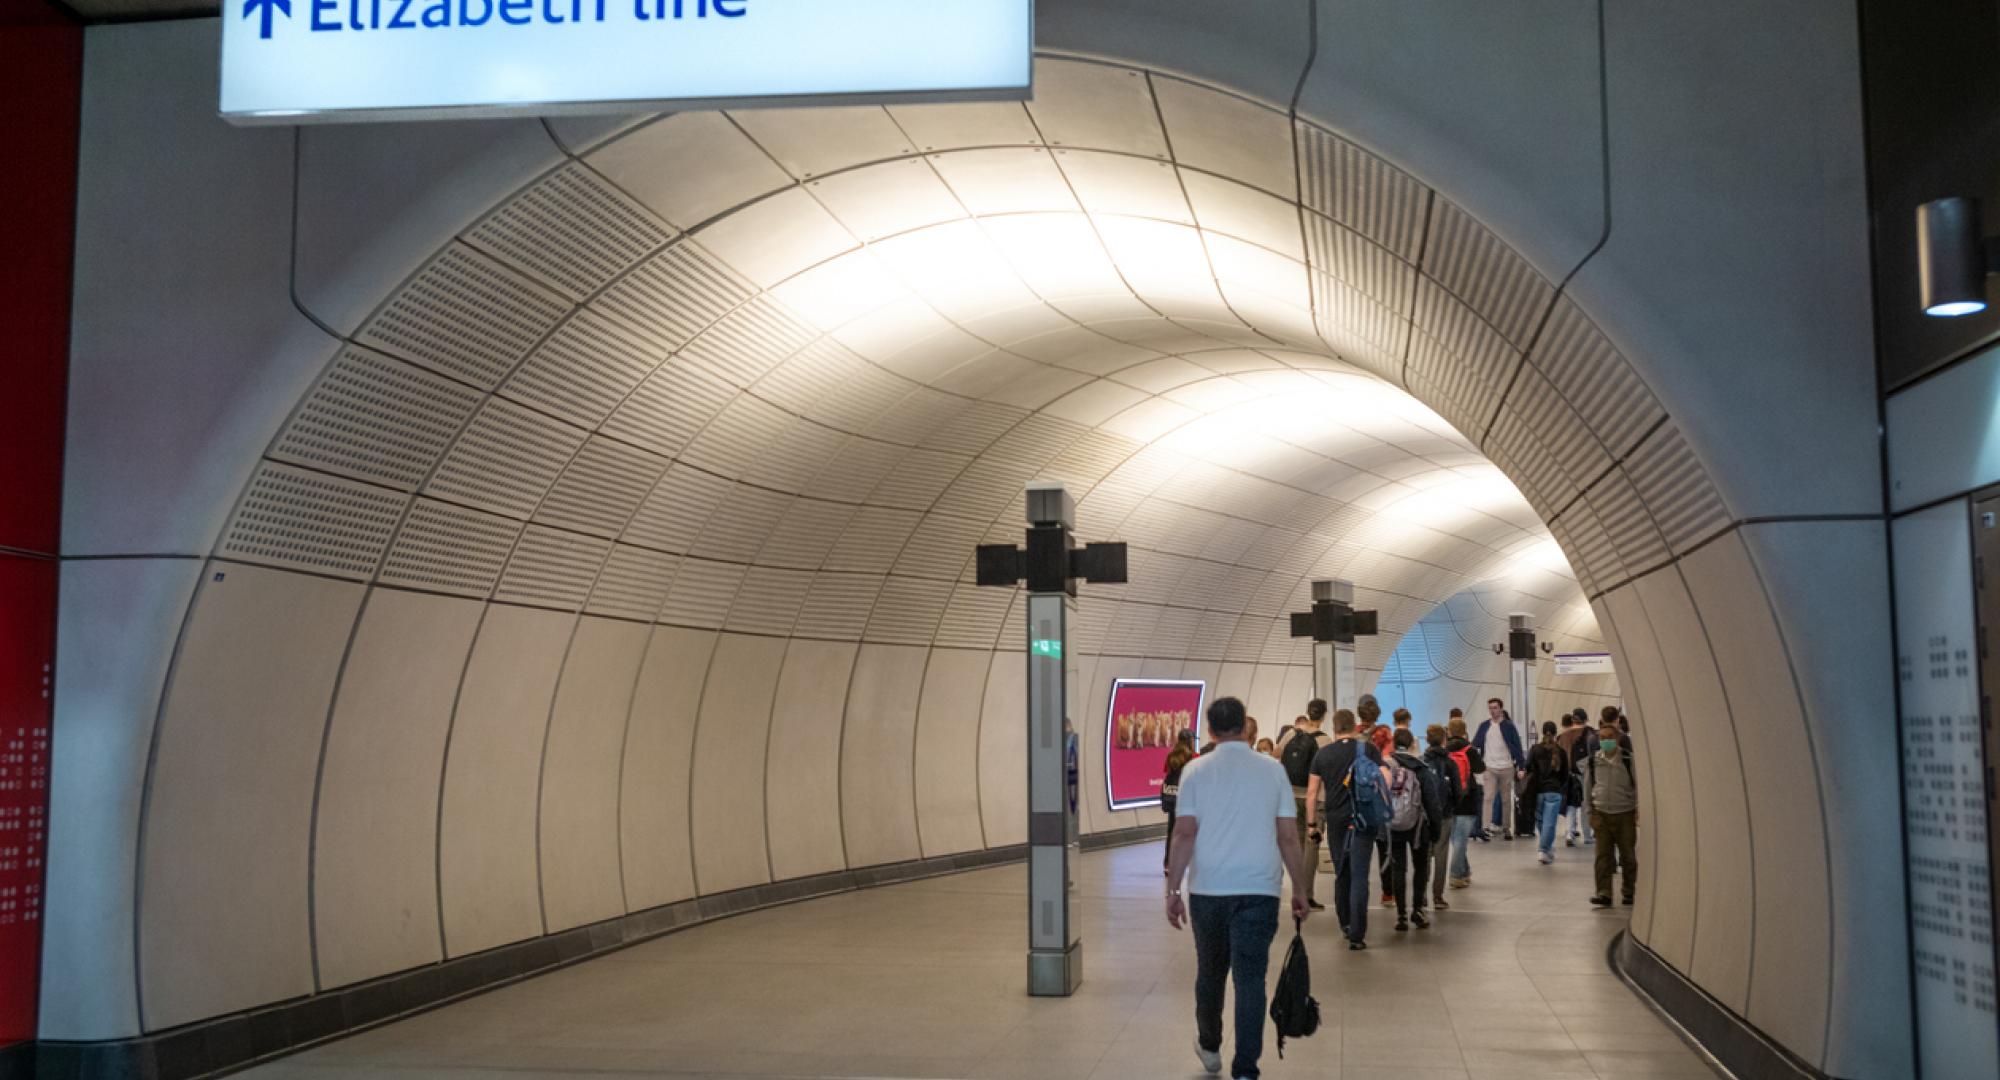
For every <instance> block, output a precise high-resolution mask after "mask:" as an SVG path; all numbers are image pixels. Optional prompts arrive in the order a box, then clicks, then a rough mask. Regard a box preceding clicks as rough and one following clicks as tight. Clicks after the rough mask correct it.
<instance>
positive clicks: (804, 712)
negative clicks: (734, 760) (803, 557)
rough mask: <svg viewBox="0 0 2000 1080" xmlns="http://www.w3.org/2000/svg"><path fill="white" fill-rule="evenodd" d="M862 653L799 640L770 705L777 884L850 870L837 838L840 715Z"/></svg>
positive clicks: (769, 790) (768, 767)
mask: <svg viewBox="0 0 2000 1080" xmlns="http://www.w3.org/2000/svg"><path fill="white" fill-rule="evenodd" d="M859 650H860V646H858V645H855V644H852V643H848V642H839V641H807V640H804V639H794V640H793V641H792V643H791V646H790V647H789V648H788V649H786V651H785V667H784V670H783V671H782V672H780V673H779V675H778V689H777V694H776V697H775V699H774V700H773V702H772V704H771V738H770V747H769V749H768V750H767V751H766V752H765V755H764V761H765V773H764V808H765V809H764V812H765V819H764V820H765V824H766V829H765V831H766V832H767V833H769V834H770V842H771V876H772V877H773V878H775V879H777V880H780V881H782V880H784V879H786V878H795V877H805V876H807V875H810V874H824V873H829V872H831V871H834V870H844V869H846V868H847V857H846V853H845V851H844V849H843V845H844V843H845V840H844V838H843V837H842V836H841V833H840V732H841V713H842V711H843V707H844V706H845V704H846V702H847V677H848V676H849V675H850V674H852V673H853V671H854V657H855V653H857V652H858V651H859Z"/></svg>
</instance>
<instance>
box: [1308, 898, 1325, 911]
mask: <svg viewBox="0 0 2000 1080" xmlns="http://www.w3.org/2000/svg"><path fill="white" fill-rule="evenodd" d="M1306 906H1307V907H1309V908H1311V909H1313V910H1314V911H1325V910H1326V905H1325V904H1322V903H1320V902H1319V901H1317V900H1308V901H1306Z"/></svg>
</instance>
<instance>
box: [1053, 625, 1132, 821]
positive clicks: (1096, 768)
mask: <svg viewBox="0 0 2000 1080" xmlns="http://www.w3.org/2000/svg"><path fill="white" fill-rule="evenodd" d="M1138 676H1139V661H1138V660H1136V659H1131V658H1128V657H1122V656H1079V657H1077V678H1076V684H1075V686H1074V687H1073V688H1072V690H1071V691H1070V693H1071V700H1070V704H1069V719H1070V725H1071V726H1072V727H1073V728H1074V729H1075V730H1076V737H1077V739H1078V741H1079V744H1080V745H1079V746H1078V749H1079V751H1080V753H1079V754H1078V767H1079V768H1080V769H1081V770H1082V771H1083V775H1082V777H1081V778H1080V780H1081V783H1080V784H1079V785H1078V786H1079V787H1080V788H1081V791H1080V792H1079V798H1081V800H1082V805H1081V806H1080V807H1078V814H1077V828H1078V829H1081V830H1082V831H1084V832H1103V831H1104V830H1106V829H1117V828H1123V827H1124V825H1123V824H1121V823H1122V822H1123V821H1124V818H1125V817H1126V815H1124V814H1114V813H1112V812H1111V807H1110V805H1109V803H1108V802H1107V798H1108V793H1107V792H1106V791H1105V787H1104V725H1105V719H1106V717H1105V712H1106V710H1108V709H1110V707H1111V681H1112V680H1113V679H1118V678H1127V679H1130V678H1137V677H1138Z"/></svg>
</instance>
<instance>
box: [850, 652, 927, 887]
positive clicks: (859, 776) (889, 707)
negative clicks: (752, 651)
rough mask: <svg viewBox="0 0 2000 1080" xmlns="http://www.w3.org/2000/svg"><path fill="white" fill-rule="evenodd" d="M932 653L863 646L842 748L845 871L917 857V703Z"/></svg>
mask: <svg viewBox="0 0 2000 1080" xmlns="http://www.w3.org/2000/svg"><path fill="white" fill-rule="evenodd" d="M929 658H930V650H929V649H925V648H918V647H912V646H904V645H863V646H862V647H861V652H860V654H859V655H858V656H857V657H856V658H855V661H854V678H853V680H852V681H851V682H850V683H849V684H848V688H847V713H846V717H847V718H846V722H845V725H844V727H843V730H842V733H841V744H840V826H841V831H842V834H843V835H845V836H846V838H847V864H848V865H849V866H874V865H877V864H880V863H892V862H902V861H904V860H906V859H914V858H917V857H918V854H919V845H918V842H917V818H916V812H917V811H916V793H915V791H914V790H913V788H912V785H913V783H914V779H915V778H914V773H913V772H912V768H913V765H914V761H913V758H914V755H915V750H916V734H917V696H918V693H919V692H920V691H921V690H922V689H923V684H924V664H925V662H926V661H927V660H928V659H929Z"/></svg>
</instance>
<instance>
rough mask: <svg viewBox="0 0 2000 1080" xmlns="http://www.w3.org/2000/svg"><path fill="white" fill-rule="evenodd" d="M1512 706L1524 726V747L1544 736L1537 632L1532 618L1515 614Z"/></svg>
mask: <svg viewBox="0 0 2000 1080" xmlns="http://www.w3.org/2000/svg"><path fill="white" fill-rule="evenodd" d="M1507 658H1508V663H1507V667H1508V672H1507V682H1508V705H1509V707H1511V708H1512V709H1513V711H1514V719H1515V720H1517V721H1519V722H1520V724H1521V738H1522V740H1523V744H1524V745H1525V744H1528V743H1532V742H1534V741H1535V740H1536V739H1538V738H1540V737H1541V736H1540V735H1539V734H1537V733H1538V732H1540V731H1541V729H1542V725H1541V723H1540V722H1539V720H1538V719H1537V718H1536V714H1535V629H1534V626H1533V625H1532V622H1531V616H1528V615H1524V614H1521V613H1519V612H1515V613H1514V614H1511V615H1509V616H1507Z"/></svg>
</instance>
